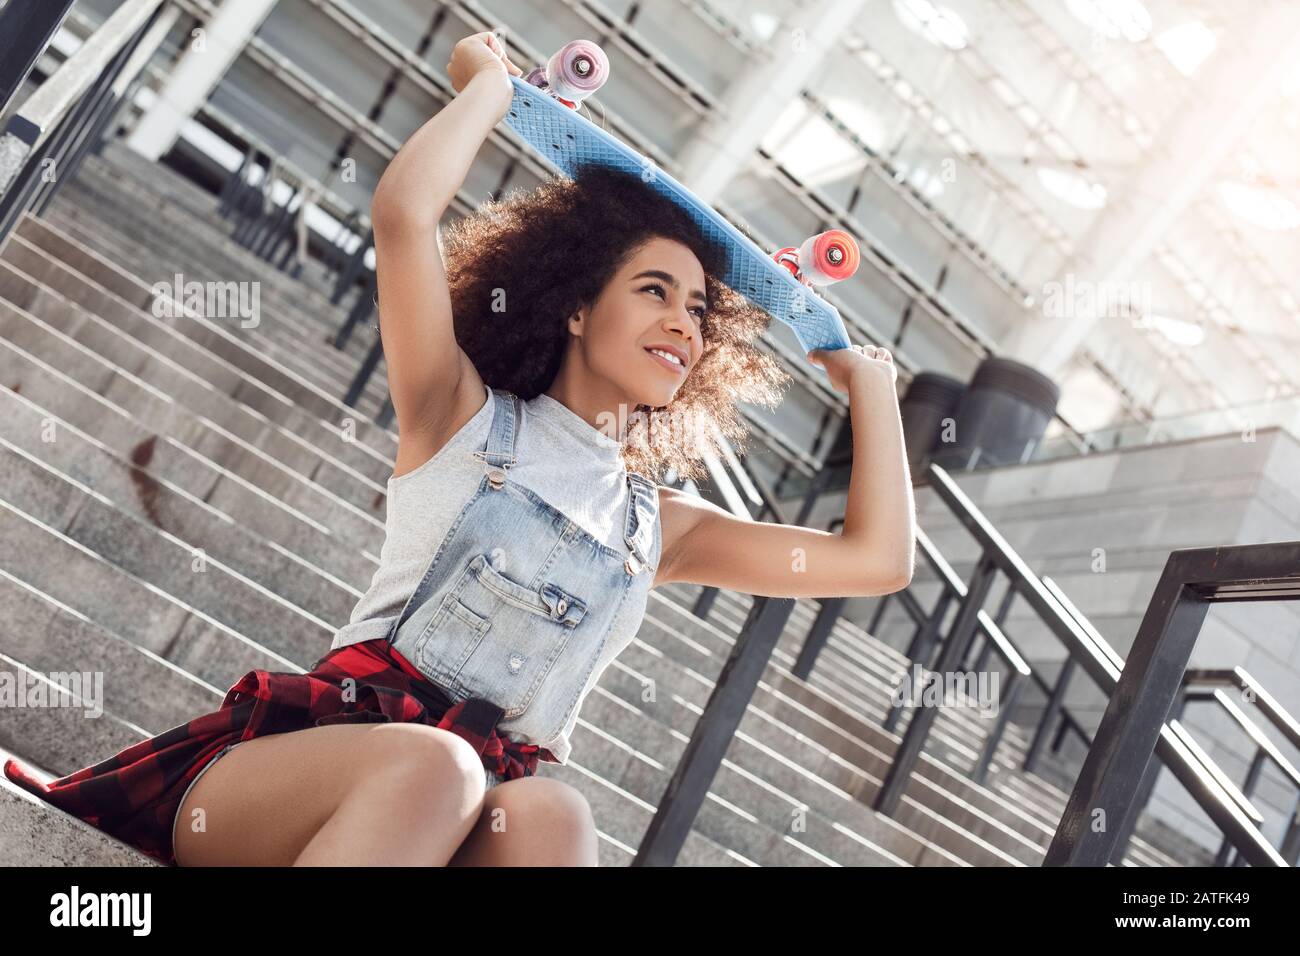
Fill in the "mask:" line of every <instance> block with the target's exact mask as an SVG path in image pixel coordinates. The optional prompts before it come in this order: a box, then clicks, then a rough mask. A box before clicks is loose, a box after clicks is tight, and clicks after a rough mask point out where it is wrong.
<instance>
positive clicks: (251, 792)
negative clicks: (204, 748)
mask: <svg viewBox="0 0 1300 956" xmlns="http://www.w3.org/2000/svg"><path fill="white" fill-rule="evenodd" d="M484 789H485V782H484V779H483V766H482V763H481V762H480V760H479V757H478V755H477V754H476V753H474V750H473V748H472V747H470V745H469V744H468V743H467V742H466V741H465V740H464V739H463V738H461V737H459V736H457V735H456V734H453V733H451V732H450V731H446V730H440V729H438V728H436V727H428V726H425V725H423V724H391V723H390V724H362V725H357V724H333V725H327V726H324V727H311V728H308V729H305V730H298V731H293V732H291V733H285V734H272V735H270V736H267V737H257V738H254V739H253V740H249V741H245V742H244V743H242V744H241V745H240V746H238V747H236V748H235V749H234V750H232V751H230V753H228V754H226V755H225V756H224V757H222V758H221V759H219V760H218V761H216V763H214V764H213V765H212V766H211V768H210V769H209V770H208V771H207V772H206V773H204V774H203V776H202V777H201V778H200V779H199V781H198V783H196V784H195V785H194V787H193V788H192V789H191V790H190V792H189V795H188V797H187V798H186V800H185V802H184V804H183V805H182V806H181V808H180V817H179V821H178V823H177V826H176V858H177V862H178V863H179V864H180V865H182V866H289V865H293V864H297V865H305V866H312V865H331V864H354V865H397V866H401V865H416V866H443V865H445V864H446V863H447V861H448V860H449V859H450V858H451V856H452V854H453V853H455V851H456V849H457V848H458V847H459V846H460V844H461V843H462V842H463V841H464V839H465V837H466V835H467V834H468V833H469V832H470V830H471V829H473V826H474V823H475V821H476V820H477V819H478V818H479V815H480V811H481V809H482V805H483V794H484ZM195 811H201V812H200V813H197V814H196V813H195Z"/></svg>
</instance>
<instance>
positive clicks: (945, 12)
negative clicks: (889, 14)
mask: <svg viewBox="0 0 1300 956" xmlns="http://www.w3.org/2000/svg"><path fill="white" fill-rule="evenodd" d="M894 13H895V14H896V15H897V16H898V19H899V20H900V21H901V22H902V24H903V26H905V27H907V28H908V29H909V30H911V31H912V32H913V33H915V34H917V35H919V36H923V37H925V38H926V39H927V40H929V41H930V42H931V43H933V44H934V45H935V46H941V47H946V48H947V49H949V50H960V49H962V48H964V47H965V46H966V37H967V36H968V35H969V31H967V29H966V22H965V21H964V20H962V18H961V17H959V16H958V15H957V14H956V13H954V12H953V11H952V10H949V9H948V8H947V7H941V6H939V5H938V4H936V3H931V2H930V0H894Z"/></svg>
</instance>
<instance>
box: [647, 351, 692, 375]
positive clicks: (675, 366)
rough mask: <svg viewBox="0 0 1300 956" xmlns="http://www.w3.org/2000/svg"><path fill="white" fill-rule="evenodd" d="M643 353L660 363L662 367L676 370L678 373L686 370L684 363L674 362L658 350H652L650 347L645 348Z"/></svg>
mask: <svg viewBox="0 0 1300 956" xmlns="http://www.w3.org/2000/svg"><path fill="white" fill-rule="evenodd" d="M645 353H646V355H648V356H650V357H651V358H652V359H654V360H655V361H656V362H658V363H659V364H660V365H662V366H663V367H664V368H667V369H671V370H672V371H674V372H677V373H679V374H680V373H682V372H685V371H686V366H685V365H679V364H678V363H677V362H674V361H672V360H671V359H666V358H664V357H663V356H662V355H660V354H659V353H658V352H652V351H651V350H650V349H646V350H645Z"/></svg>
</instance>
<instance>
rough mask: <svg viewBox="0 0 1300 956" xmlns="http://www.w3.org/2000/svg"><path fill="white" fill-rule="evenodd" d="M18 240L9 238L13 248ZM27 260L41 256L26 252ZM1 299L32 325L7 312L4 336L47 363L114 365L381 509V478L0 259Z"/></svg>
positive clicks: (347, 497)
mask: <svg viewBox="0 0 1300 956" xmlns="http://www.w3.org/2000/svg"><path fill="white" fill-rule="evenodd" d="M20 242H21V240H16V241H15V246H17V245H18V243H20ZM15 251H16V252H22V251H24V250H15ZM33 255H43V254H41V253H39V252H35V251H33ZM15 257H17V256H15ZM38 265H39V264H38ZM0 298H3V299H4V300H5V301H7V302H8V303H9V304H10V305H12V306H16V307H17V309H18V310H19V311H18V313H17V315H20V316H22V315H31V316H33V317H34V318H35V320H36V321H37V322H38V323H39V325H31V324H30V323H29V324H27V325H24V323H23V322H21V321H20V320H19V319H18V318H16V317H15V316H14V315H11V316H10V317H9V318H8V319H7V321H9V322H10V323H12V325H13V328H12V329H11V331H10V333H9V334H8V338H9V339H10V341H12V342H14V343H15V344H18V345H21V346H24V347H26V348H28V349H29V350H30V351H31V352H32V353H33V354H36V355H39V356H40V357H42V358H45V359H46V360H48V361H51V363H52V364H58V365H60V366H61V367H62V362H60V361H58V360H56V359H54V358H52V355H53V354H54V353H55V352H56V351H62V352H76V351H80V352H81V353H83V356H84V357H85V359H86V360H88V361H92V362H93V361H98V362H99V364H101V365H103V366H105V367H114V366H115V367H117V368H118V369H120V370H123V371H124V372H126V373H127V374H130V375H131V376H132V377H133V378H134V379H136V380H137V381H139V382H141V383H143V385H144V386H146V387H147V388H148V389H150V390H151V391H152V392H153V393H155V394H158V395H162V396H165V397H166V400H168V401H170V402H171V403H172V404H174V405H176V406H178V407H180V408H185V409H188V410H189V411H191V412H192V413H194V414H195V415H199V416H201V417H202V418H203V420H204V421H205V422H207V423H210V424H211V426H212V427H213V428H215V429H217V430H219V431H220V432H221V433H222V434H224V435H229V436H231V439H230V440H231V441H234V442H237V443H239V444H241V445H243V446H245V447H247V448H250V449H255V451H256V454H257V455H258V456H259V457H260V458H262V459H264V460H266V461H269V462H273V463H275V464H276V465H278V466H279V467H281V468H282V469H284V470H286V471H289V472H292V473H294V474H296V475H298V476H300V477H301V478H302V479H303V480H305V481H309V482H311V483H312V484H314V485H316V486H318V487H320V488H321V489H323V490H325V491H327V492H329V493H330V494H332V495H334V496H336V497H338V498H340V499H342V500H344V501H346V502H349V503H350V504H351V505H353V506H354V507H356V508H357V509H358V510H361V511H362V512H363V513H365V514H367V515H368V516H371V517H376V518H379V519H380V520H382V515H383V510H382V507H380V508H378V509H377V508H376V506H375V501H376V499H378V501H379V502H380V504H381V506H382V503H383V501H384V499H385V498H386V495H387V476H385V477H384V478H382V479H376V478H371V477H368V476H367V475H366V474H363V473H362V472H361V471H359V470H357V469H355V468H353V467H352V466H351V465H349V464H348V463H347V462H345V461H343V460H341V459H339V458H336V457H335V456H333V455H331V454H328V453H326V452H324V451H322V450H321V449H320V448H319V447H317V446H315V445H313V444H312V443H311V442H309V441H306V440H303V439H302V438H300V437H299V436H297V435H295V434H294V433H292V432H290V431H289V430H288V429H286V428H285V427H283V426H281V425H279V424H277V423H274V422H269V421H267V419H266V418H265V417H264V416H261V415H259V414H257V413H256V412H254V411H253V410H252V409H250V408H248V407H247V406H245V405H243V404H242V403H240V402H237V401H235V400H234V399H232V398H230V397H229V396H228V395H224V394H222V393H221V392H219V391H217V390H216V389H215V388H213V387H212V386H211V385H209V384H207V383H206V382H204V381H203V380H202V379H201V378H199V377H198V376H197V375H195V374H194V373H193V372H191V371H190V370H189V369H186V368H184V367H182V366H179V365H178V364H177V363H175V362H173V361H172V360H171V359H169V358H167V357H166V356H165V355H161V354H160V353H158V352H155V351H154V350H152V349H150V348H148V347H147V346H145V345H142V344H141V343H139V342H137V341H136V340H134V339H132V338H131V337H130V336H129V335H127V334H126V333H125V332H123V331H122V330H120V329H117V328H115V327H114V326H113V325H112V324H110V323H108V322H106V321H104V320H103V319H101V318H100V317H99V316H96V315H94V314H93V313H91V312H88V311H87V310H85V309H83V308H82V307H81V306H79V305H78V304H76V303H75V302H71V301H69V300H68V299H66V298H64V297H63V296H61V295H60V294H58V293H57V292H56V291H54V290H53V289H52V288H51V287H49V286H47V285H44V284H43V283H41V282H39V281H37V280H36V279H34V278H32V277H30V276H29V275H27V274H25V273H24V272H22V271H20V270H19V268H18V267H17V265H15V264H11V263H10V262H0ZM55 339H57V340H58V342H57V344H56V342H55V341H54V340H55ZM69 361H70V362H75V363H77V364H82V358H81V357H70V358H69ZM121 401H122V402H123V404H124V405H126V406H127V407H130V408H133V409H134V408H135V407H137V406H136V405H134V404H132V403H131V402H128V401H127V400H126V399H125V398H123V399H121ZM331 444H333V443H331ZM349 457H354V456H349ZM370 470H375V471H381V470H384V466H383V465H382V463H380V462H378V461H375V462H374V463H373V464H371V465H370ZM376 511H378V513H377V514H376Z"/></svg>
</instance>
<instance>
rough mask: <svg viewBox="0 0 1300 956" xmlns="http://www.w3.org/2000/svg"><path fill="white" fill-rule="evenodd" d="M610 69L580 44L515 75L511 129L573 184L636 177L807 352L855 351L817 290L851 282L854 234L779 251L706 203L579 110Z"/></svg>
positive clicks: (836, 233)
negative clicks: (592, 176) (684, 218)
mask: <svg viewBox="0 0 1300 956" xmlns="http://www.w3.org/2000/svg"><path fill="white" fill-rule="evenodd" d="M608 74H609V63H608V61H607V60H606V58H605V54H604V53H603V52H602V51H601V50H600V48H599V47H598V46H596V45H595V44H594V43H591V42H590V41H588V40H575V41H573V42H572V43H569V44H567V45H566V46H565V47H563V48H562V49H561V50H560V51H559V52H558V53H556V54H555V55H554V56H552V57H551V58H550V60H549V61H548V63H547V65H546V67H539V68H538V69H536V70H533V71H532V72H531V73H529V74H528V75H527V76H526V77H524V78H522V79H521V78H520V77H515V76H512V77H511V78H510V79H511V82H512V83H513V84H514V88H515V91H514V98H513V100H512V101H511V104H510V110H509V112H508V113H507V114H506V116H505V123H506V125H507V126H509V127H510V128H511V129H512V130H514V131H515V132H516V133H517V134H518V135H519V136H520V137H521V138H522V139H523V140H524V141H525V142H526V143H528V144H529V146H531V147H532V148H533V150H534V151H535V152H536V153H537V154H538V155H540V156H541V157H542V158H543V159H544V160H546V161H547V162H548V163H549V164H550V165H551V166H553V167H554V168H555V169H556V170H557V171H559V172H560V173H563V174H564V175H566V176H568V177H570V178H572V177H574V176H576V174H577V171H578V169H580V168H581V167H582V166H585V165H587V164H591V163H595V164H597V165H601V166H612V167H614V168H616V169H620V170H623V171H624V172H629V173H633V174H635V175H637V176H640V177H641V180H642V181H643V182H645V183H646V184H647V185H649V186H651V187H652V188H653V189H654V190H655V191H656V192H658V193H660V194H661V195H663V196H665V197H667V198H668V199H670V200H672V201H673V202H674V203H676V204H677V205H678V206H680V207H681V208H682V209H683V210H685V211H686V212H687V213H688V214H689V215H690V217H691V219H692V220H694V221H695V222H696V223H697V224H698V225H699V226H700V228H701V229H703V230H704V233H705V235H706V236H708V238H709V239H710V240H711V241H713V242H715V243H718V244H720V245H721V246H722V247H723V248H724V249H725V250H726V252H727V267H726V271H725V273H724V274H723V275H721V276H719V278H720V279H721V280H722V281H723V282H725V283H726V284H727V285H728V286H730V287H731V288H732V289H735V290H736V291H737V292H739V293H740V294H742V295H744V296H745V298H747V299H748V300H749V301H750V302H751V303H753V304H754V305H756V306H757V307H759V308H761V309H764V310H766V311H767V312H768V313H770V314H771V315H773V316H775V317H776V318H778V319H780V320H781V321H782V322H784V323H786V324H787V325H788V326H790V327H791V328H792V329H793V330H794V333H795V336H796V337H797V338H798V340H799V344H800V345H801V346H802V347H803V349H804V351H805V352H810V351H812V350H813V349H831V350H833V349H841V348H848V347H849V345H850V344H851V343H850V342H849V337H848V333H847V332H846V331H845V328H844V321H843V319H841V318H840V314H839V312H838V311H837V310H836V309H835V307H834V306H833V305H831V304H830V303H829V302H827V301H826V300H825V299H823V298H822V297H821V296H820V295H817V294H816V293H815V292H814V291H812V287H813V286H814V285H829V284H831V283H832V282H839V281H842V280H843V279H847V278H848V277H849V276H851V275H852V274H853V273H854V272H855V271H856V270H857V267H858V264H859V261H860V255H859V251H858V247H857V243H856V242H854V240H853V238H852V236H850V235H848V233H845V232H843V231H842V230H838V229H832V230H829V231H827V232H823V233H820V234H819V235H816V236H813V237H811V238H810V239H808V240H806V241H805V242H804V243H803V244H802V245H800V246H799V247H797V248H796V247H793V246H788V247H785V248H783V249H779V250H777V251H776V252H774V253H767V252H764V251H763V250H762V249H761V248H759V246H757V245H756V244H755V243H754V242H753V240H751V239H750V238H749V237H747V236H746V235H744V234H743V233H742V232H741V231H740V230H739V229H737V228H736V227H735V226H733V225H732V224H731V223H729V222H728V221H727V220H726V219H724V218H723V217H722V216H720V215H719V214H718V213H717V212H715V211H714V210H713V208H712V207H710V206H709V204H708V203H706V202H703V201H701V200H700V199H699V198H698V197H696V196H695V195H694V194H693V193H692V192H691V191H690V190H689V189H687V188H686V187H685V186H683V185H682V184H681V183H679V182H678V181H677V180H675V179H673V177H672V176H670V175H668V173H666V172H664V171H663V170H662V169H659V168H658V167H657V166H655V164H654V163H653V162H651V161H650V160H649V159H647V158H646V157H644V156H642V155H641V154H640V153H638V152H636V150H634V149H632V148H630V147H629V146H627V145H626V144H625V143H623V142H622V141H621V140H619V139H618V138H616V137H614V136H611V135H610V134H609V133H607V132H606V131H605V130H603V129H600V128H599V127H598V126H596V125H595V124H594V123H592V122H591V121H590V120H588V119H586V118H585V117H583V116H581V115H579V114H578V112H577V105H578V104H579V103H581V101H582V100H583V99H585V98H586V97H587V96H589V95H590V94H591V93H593V92H595V90H596V89H599V88H600V86H601V85H602V84H603V83H604V82H605V79H606V78H607V77H608Z"/></svg>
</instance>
